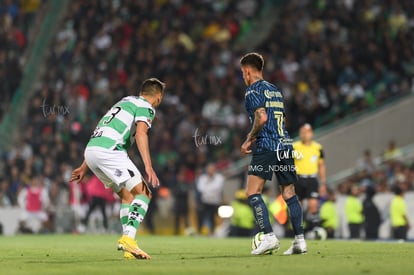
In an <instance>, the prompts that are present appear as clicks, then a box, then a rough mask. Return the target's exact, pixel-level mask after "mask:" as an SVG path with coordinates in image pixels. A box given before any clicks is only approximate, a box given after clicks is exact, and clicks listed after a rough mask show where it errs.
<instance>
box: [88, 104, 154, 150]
mask: <svg viewBox="0 0 414 275" xmlns="http://www.w3.org/2000/svg"><path fill="white" fill-rule="evenodd" d="M154 117H155V110H154V108H153V107H152V105H151V104H150V103H149V102H148V101H146V100H145V99H144V98H143V97H137V96H127V97H124V98H122V99H121V100H120V101H119V102H117V103H116V104H115V105H114V106H112V108H111V109H110V110H109V111H108V112H107V113H106V114H105V115H104V116H103V117H102V118H101V120H100V121H99V123H98V126H96V129H95V131H94V132H93V134H92V136H91V139H90V140H89V142H88V144H87V145H86V146H87V147H102V148H106V149H111V150H114V149H116V150H123V151H126V150H127V149H128V148H129V147H130V146H131V145H132V144H133V143H134V141H135V131H136V123H137V122H138V121H143V122H145V123H146V124H147V125H148V127H149V128H151V124H152V121H153V120H154Z"/></svg>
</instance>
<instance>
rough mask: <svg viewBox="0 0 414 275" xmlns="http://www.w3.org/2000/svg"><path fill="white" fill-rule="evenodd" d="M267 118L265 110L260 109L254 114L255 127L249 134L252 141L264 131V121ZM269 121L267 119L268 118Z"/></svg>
mask: <svg viewBox="0 0 414 275" xmlns="http://www.w3.org/2000/svg"><path fill="white" fill-rule="evenodd" d="M264 118H266V110H265V108H259V109H257V110H256V111H255V112H254V121H253V127H252V129H251V130H250V133H249V134H248V137H249V139H250V140H253V139H254V138H256V136H257V134H258V133H259V132H260V131H261V130H262V128H263V126H264V123H263V120H264ZM266 119H267V118H266Z"/></svg>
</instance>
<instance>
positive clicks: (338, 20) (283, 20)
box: [0, 0, 414, 212]
mask: <svg viewBox="0 0 414 275" xmlns="http://www.w3.org/2000/svg"><path fill="white" fill-rule="evenodd" d="M6 2H7V4H5V5H2V8H1V9H0V10H1V11H4V10H5V8H3V6H4V7H9V6H10V5H14V6H15V7H16V8H19V5H17V1H6ZM23 2H25V1H23ZM264 2H265V1H254V0H242V1H236V0H222V1H180V0H171V1H167V0H160V1H132V0H129V1H98V0H94V1H81V0H74V1H70V4H69V8H68V10H67V13H66V15H65V17H64V19H63V23H62V25H61V27H60V28H59V31H58V32H57V34H56V38H55V40H54V42H53V44H52V46H51V48H50V56H49V58H48V60H47V61H46V64H45V66H46V68H47V70H46V74H45V75H44V76H43V78H42V81H41V85H40V88H39V89H38V91H37V92H36V94H35V95H34V96H33V98H32V99H31V101H30V106H29V107H28V111H27V115H26V120H25V122H24V127H23V128H22V129H24V131H22V132H21V135H20V136H19V140H16V144H15V146H14V148H13V149H12V150H11V151H10V152H8V153H7V154H6V155H4V156H3V159H2V162H1V163H0V164H1V167H0V177H1V190H2V191H1V194H2V201H1V202H0V203H1V204H2V205H3V206H7V205H16V204H17V201H18V200H17V197H18V193H19V191H20V190H22V189H23V188H25V187H26V186H29V185H30V183H31V181H32V180H33V179H34V178H38V179H40V181H41V182H42V185H43V186H44V187H45V188H47V190H48V192H49V195H50V197H51V201H50V204H51V207H50V209H52V210H51V211H52V212H53V209H55V208H57V207H59V203H58V202H61V201H62V200H61V198H62V197H65V196H69V195H70V194H72V193H71V192H74V191H73V190H71V188H69V183H68V179H69V175H70V172H71V169H72V168H73V167H76V166H78V165H79V164H80V163H81V161H82V159H83V150H84V147H85V144H86V143H87V141H88V139H89V136H90V134H91V132H92V129H94V128H95V124H96V122H97V120H98V119H99V118H100V116H102V115H103V114H104V113H105V112H106V111H107V109H108V108H109V107H110V106H112V105H113V104H114V103H115V102H116V101H117V100H119V99H120V98H121V97H123V96H125V95H129V94H137V92H138V90H139V87H140V84H141V82H142V81H143V80H144V79H146V78H148V77H158V78H159V79H161V80H162V81H164V82H166V84H167V90H166V95H165V98H164V101H163V103H162V105H161V106H160V108H159V109H158V110H157V116H156V121H155V123H154V125H153V128H152V129H151V134H150V146H151V149H152V154H153V158H154V165H155V167H156V171H157V172H158V174H159V176H160V178H161V182H162V184H163V185H164V187H167V188H170V189H171V190H176V191H177V192H179V191H180V189H177V188H176V186H177V183H178V182H179V183H180V184H181V185H182V184H185V185H186V187H185V188H184V190H187V189H194V185H195V181H196V178H197V177H198V176H199V175H200V174H201V173H202V171H203V169H204V168H205V167H206V166H207V164H208V163H209V162H211V161H213V162H215V163H216V169H217V170H218V171H221V170H223V169H225V168H227V167H229V166H230V165H231V164H232V162H234V161H235V160H237V159H238V158H239V157H240V156H239V148H240V145H241V142H242V139H243V137H244V135H245V134H246V133H247V131H248V128H249V122H248V120H247V115H246V114H245V111H244V106H243V104H242V102H243V99H244V89H245V85H244V83H243V82H242V77H241V73H240V69H239V65H238V61H239V58H240V56H241V55H242V54H244V51H240V50H234V49H233V46H234V45H235V43H236V39H237V37H238V36H240V35H242V34H243V33H244V29H246V28H248V27H247V26H248V25H249V22H250V21H251V20H252V19H253V18H254V16H256V15H257V14H259V13H260V11H261V10H262V8H263V6H264ZM9 3H11V4H9ZM7 5H9V6H7ZM6 10H7V9H6ZM11 10H13V9H11ZM10 13H11V14H13V12H11V11H10V9H9V11H8V12H5V13H4V12H2V13H0V18H6V17H11V16H12V15H9V14H10ZM413 13H414V4H413V3H412V1H374V0H372V1H368V0H366V1H323V0H319V1H307V0H300V1H299V0H296V1H286V2H285V3H284V5H283V6H281V8H280V13H279V17H280V19H279V20H278V23H277V24H276V25H275V26H274V29H273V30H272V32H271V33H270V34H269V37H268V38H267V39H266V40H265V41H264V42H263V43H261V45H259V47H258V48H257V49H256V50H257V51H259V52H261V53H262V54H263V55H264V57H265V60H266V67H265V74H264V75H265V76H266V78H267V79H268V80H270V81H272V82H275V83H278V84H279V85H280V86H281V87H282V89H283V90H284V95H285V100H286V103H285V104H286V110H287V123H288V125H287V126H288V130H290V132H291V133H294V132H296V130H297V129H298V126H299V125H301V124H302V123H304V122H310V123H313V124H314V125H323V124H326V123H330V122H332V121H335V120H336V119H340V118H342V117H344V116H345V115H347V114H350V113H353V112H357V111H360V110H365V109H367V108H369V107H373V106H376V105H377V104H378V103H382V102H384V101H386V100H388V99H389V98H392V97H393V96H398V95H402V94H405V93H408V92H410V90H412V89H413V87H414V86H413V84H412V83H414V82H413V81H412V74H413V72H414V49H413V48H412V45H411V44H410V43H409V42H410V41H412V40H413V37H412V36H413V27H414V22H413V19H411V18H410V17H409V15H410V14H413ZM4 14H6V15H4ZM16 18H18V17H16ZM6 21H7V20H2V22H1V26H2V34H1V35H0V36H1V37H3V36H4V35H3V32H4V30H5V29H7V28H4V27H3V25H4V26H6V25H7V23H5V22H6ZM15 22H18V20H11V21H10V22H9V28H8V29H7V32H6V33H7V35H6V37H8V41H9V42H10V43H7V44H3V43H0V44H1V47H2V48H3V45H9V44H10V45H12V46H8V47H7V50H3V49H2V48H0V63H1V62H2V60H5V61H4V62H6V60H8V62H10V60H11V59H13V58H11V57H13V54H9V52H10V51H12V52H13V51H23V50H24V43H23V46H22V47H19V46H16V44H18V43H16V41H19V40H18V39H17V38H14V37H16V35H14V36H13V35H12V34H14V33H16V26H17V23H15ZM13 26H14V27H13ZM6 52H7V53H8V54H4V53H6ZM2 55H5V56H6V57H7V58H6V57H5V58H3V59H2ZM15 58H16V57H15ZM16 60H17V59H16ZM16 62H17V61H16ZM16 66H17V69H16V70H21V68H19V66H18V65H16ZM12 68H13V66H10V65H7V70H10V69H12ZM13 76H14V77H15V76H18V74H14V73H13ZM0 77H2V79H7V81H2V85H3V86H2V88H1V89H3V88H4V87H6V86H7V85H8V87H9V88H8V90H5V91H9V92H5V93H3V92H1V93H0V96H1V97H3V96H5V95H8V99H10V97H11V96H12V94H13V92H14V91H15V88H16V87H17V84H15V87H14V89H11V88H10V83H12V82H13V81H12V80H13V78H10V77H6V75H5V70H4V66H3V65H2V67H1V68H0ZM16 81H17V82H15V83H18V80H16ZM5 83H6V84H5ZM4 85H6V86H4ZM4 102H7V100H6V101H3V100H2V101H1V103H0V104H3V105H5V106H8V105H7V103H4ZM133 151H134V152H132V154H131V156H132V158H133V159H134V161H135V162H136V163H139V160H138V158H137V156H136V155H137V154H136V150H135V148H133ZM67 201H68V203H70V200H69V199H67Z"/></svg>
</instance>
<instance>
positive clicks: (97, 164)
mask: <svg viewBox="0 0 414 275" xmlns="http://www.w3.org/2000/svg"><path fill="white" fill-rule="evenodd" d="M85 161H86V164H87V165H88V167H89V169H91V170H92V172H93V173H94V174H95V175H96V176H97V177H98V178H99V179H100V180H101V181H102V182H103V184H104V185H105V186H106V187H107V188H111V189H112V190H113V191H114V192H116V193H118V192H119V191H121V189H122V188H126V189H127V190H128V191H131V190H132V189H133V188H134V187H135V186H137V185H138V184H140V183H141V182H143V179H142V175H141V173H140V172H139V171H138V169H137V167H136V166H135V165H134V163H133V162H132V161H131V159H130V158H129V157H128V154H127V153H126V152H124V151H116V150H109V149H105V148H99V147H87V148H86V149H85Z"/></svg>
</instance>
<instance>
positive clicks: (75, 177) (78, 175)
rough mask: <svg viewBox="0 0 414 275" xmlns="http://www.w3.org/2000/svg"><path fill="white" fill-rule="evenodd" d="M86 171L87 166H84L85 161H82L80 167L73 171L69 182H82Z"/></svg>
mask: <svg viewBox="0 0 414 275" xmlns="http://www.w3.org/2000/svg"><path fill="white" fill-rule="evenodd" d="M87 171H88V165H87V164H86V161H83V162H82V164H81V166H79V167H78V168H76V169H75V170H73V172H72V175H71V177H70V181H76V182H77V183H79V182H80V181H82V179H83V177H84V176H85V174H86V172H87Z"/></svg>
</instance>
